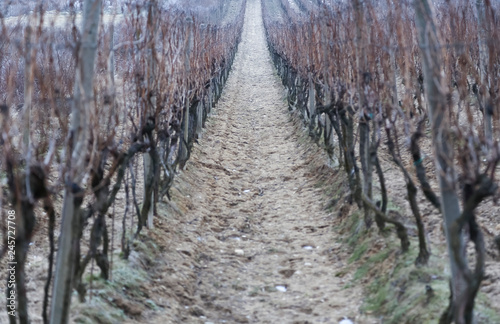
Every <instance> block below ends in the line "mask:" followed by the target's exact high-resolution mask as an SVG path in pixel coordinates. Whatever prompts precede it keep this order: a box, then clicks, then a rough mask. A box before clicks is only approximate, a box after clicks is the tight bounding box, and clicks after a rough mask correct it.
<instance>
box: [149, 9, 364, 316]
mask: <svg viewBox="0 0 500 324" xmlns="http://www.w3.org/2000/svg"><path fill="white" fill-rule="evenodd" d="M318 152H321V151H318V148H317V147H316V146H315V145H313V144H312V143H311V142H309V141H308V139H305V138H304V136H303V135H301V134H300V131H299V132H297V126H296V125H294V123H293V122H292V121H291V118H290V114H289V112H288V110H287V107H286V104H285V102H284V100H283V88H282V86H281V84H280V82H279V79H278V77H277V76H276V75H275V74H274V69H273V66H272V63H271V59H270V56H269V53H268V50H267V48H266V44H265V36H264V29H263V24H262V18H261V5H260V1H259V0H249V1H248V5H247V12H246V18H245V26H244V30H243V38H242V43H241V44H240V48H239V51H238V53H237V56H236V60H235V62H234V67H233V70H232V72H231V74H230V76H229V80H228V83H227V85H226V88H225V90H224V94H223V96H222V98H221V100H220V101H219V104H218V106H217V109H216V111H215V113H214V114H213V115H212V116H211V117H210V118H209V122H208V126H207V129H206V131H205V133H204V134H203V139H202V140H201V141H200V145H197V146H196V147H195V149H194V151H193V154H192V156H191V160H190V162H189V164H188V170H187V171H186V172H184V173H183V174H182V175H181V176H180V177H179V178H178V179H177V180H176V181H177V182H178V183H179V182H180V183H181V184H179V185H176V188H174V191H175V193H176V194H177V195H179V194H182V195H184V196H183V197H185V198H187V199H189V200H190V203H188V204H187V209H186V212H185V214H184V216H183V217H184V219H185V220H186V222H187V223H186V225H185V227H184V230H185V231H186V232H189V233H195V234H194V235H196V239H195V240H196V241H197V242H193V240H192V239H191V240H189V239H188V240H186V241H185V242H178V244H174V246H173V249H176V250H177V251H181V252H182V253H184V254H186V255H188V256H192V255H193V254H195V255H196V254H197V255H198V256H197V257H196V264H195V265H193V266H190V268H194V272H195V274H196V283H195V284H194V288H193V290H194V291H190V290H191V289H190V288H186V291H190V293H192V294H193V296H190V297H189V298H188V297H186V298H185V299H189V302H186V303H187V305H186V306H185V307H184V309H183V310H182V311H181V313H183V314H179V315H177V318H178V319H179V318H182V322H193V323H339V321H340V320H342V319H343V318H344V317H348V318H350V319H353V320H356V323H363V321H360V320H359V319H358V314H359V306H360V300H361V298H362V296H361V292H360V290H358V289H354V288H353V289H344V287H345V285H346V283H347V279H346V277H344V278H338V277H336V276H335V273H336V272H338V271H339V269H340V268H341V267H342V266H343V265H344V264H345V262H346V260H345V256H341V255H338V254H337V250H338V249H339V247H340V245H339V244H336V243H334V242H335V237H334V233H333V232H332V231H331V224H332V218H333V215H332V214H329V213H328V212H327V211H325V210H324V208H323V207H322V206H323V205H324V204H325V202H324V201H322V199H321V194H320V192H321V189H320V188H319V185H318V182H317V177H316V176H315V174H314V172H311V171H312V167H311V164H314V163H316V164H314V165H319V166H324V163H325V162H324V160H322V159H321V157H320V156H318V155H317V154H319V153H318ZM318 160H321V161H323V162H319V164H318V162H316V161H318ZM182 183H183V184H182ZM174 201H175V199H174ZM178 204H179V205H180V204H181V203H178ZM188 235H193V234H188ZM187 268H189V267H188V266H186V267H184V269H187ZM177 273H178V276H183V274H181V271H177ZM185 294H188V293H185ZM165 320H166V318H165ZM153 321H154V322H157V321H161V319H158V320H153ZM150 322H151V321H150Z"/></svg>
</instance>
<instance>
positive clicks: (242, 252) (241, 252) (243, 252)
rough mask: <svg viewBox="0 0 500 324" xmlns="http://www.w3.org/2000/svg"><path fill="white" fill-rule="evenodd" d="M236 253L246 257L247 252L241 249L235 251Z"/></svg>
mask: <svg viewBox="0 0 500 324" xmlns="http://www.w3.org/2000/svg"><path fill="white" fill-rule="evenodd" d="M234 253H235V254H236V255H245V251H243V250H241V249H236V250H234Z"/></svg>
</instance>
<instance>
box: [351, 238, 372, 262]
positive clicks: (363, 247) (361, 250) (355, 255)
mask: <svg viewBox="0 0 500 324" xmlns="http://www.w3.org/2000/svg"><path fill="white" fill-rule="evenodd" d="M367 250H368V243H367V242H363V243H361V244H358V245H357V246H356V247H355V249H354V251H352V254H351V257H350V258H349V263H353V262H354V261H358V260H359V259H361V257H362V256H363V255H364V254H365V252H366V251H367Z"/></svg>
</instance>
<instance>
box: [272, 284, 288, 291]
mask: <svg viewBox="0 0 500 324" xmlns="http://www.w3.org/2000/svg"><path fill="white" fill-rule="evenodd" d="M275 288H276V290H277V291H281V292H286V287H285V286H281V285H278V286H276V287H275Z"/></svg>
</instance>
